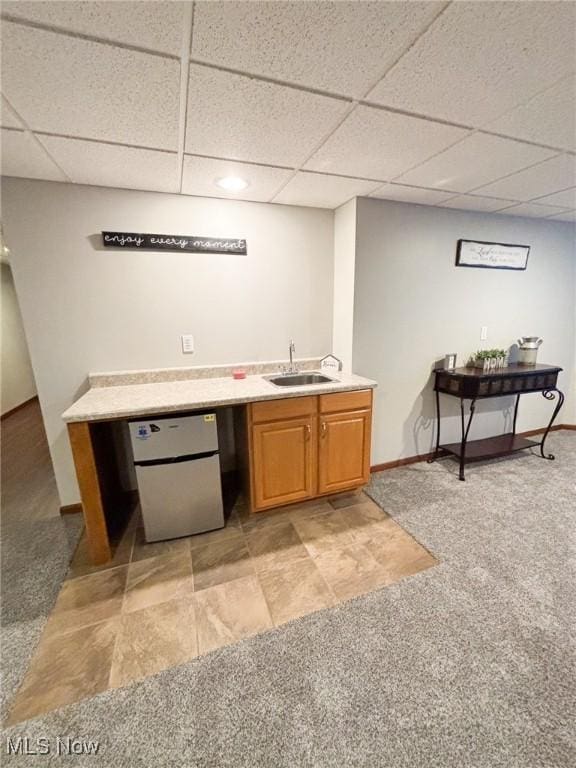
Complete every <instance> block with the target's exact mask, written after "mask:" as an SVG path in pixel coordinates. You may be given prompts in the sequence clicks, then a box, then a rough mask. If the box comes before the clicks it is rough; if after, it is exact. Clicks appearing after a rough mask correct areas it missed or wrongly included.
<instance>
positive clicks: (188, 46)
mask: <svg viewBox="0 0 576 768" xmlns="http://www.w3.org/2000/svg"><path fill="white" fill-rule="evenodd" d="M193 28H194V3H193V2H191V3H188V5H187V6H186V7H185V10H184V34H183V36H182V53H181V56H180V107H179V121H178V167H177V173H178V178H177V188H178V194H182V182H183V179H184V149H185V146H186V126H187V122H188V81H189V79H190V54H191V53H192V35H193Z"/></svg>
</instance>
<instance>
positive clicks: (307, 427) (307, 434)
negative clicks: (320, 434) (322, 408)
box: [306, 424, 312, 440]
mask: <svg viewBox="0 0 576 768" xmlns="http://www.w3.org/2000/svg"><path fill="white" fill-rule="evenodd" d="M311 434H312V427H311V426H310V424H306V440H310V435H311Z"/></svg>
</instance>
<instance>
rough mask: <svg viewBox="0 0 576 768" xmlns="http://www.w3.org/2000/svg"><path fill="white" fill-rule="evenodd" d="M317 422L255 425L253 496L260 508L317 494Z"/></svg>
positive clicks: (282, 422)
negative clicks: (315, 469)
mask: <svg viewBox="0 0 576 768" xmlns="http://www.w3.org/2000/svg"><path fill="white" fill-rule="evenodd" d="M316 431H317V430H316V423H315V419H314V418H311V417H307V418H302V419H289V420H286V421H273V422H271V423H269V424H255V425H254V426H253V427H252V464H253V499H254V506H255V507H256V508H257V509H265V508H267V507H276V506H280V505H282V504H290V502H293V501H300V500H301V499H309V498H310V497H311V496H312V495H313V494H314V486H315V477H314V474H315V473H314V467H315V463H316V441H317V437H316Z"/></svg>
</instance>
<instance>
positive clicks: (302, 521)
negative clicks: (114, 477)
mask: <svg viewBox="0 0 576 768" xmlns="http://www.w3.org/2000/svg"><path fill="white" fill-rule="evenodd" d="M435 563H436V560H435V558H434V557H433V556H432V555H431V554H430V553H429V552H427V551H426V550H425V549H424V548H423V547H422V546H421V545H420V544H418V542H417V541H415V540H414V539H413V538H412V537H411V536H410V535H409V534H408V533H406V531H404V530H403V529H402V528H401V527H400V526H399V525H398V524H397V523H396V522H394V520H392V518H390V517H389V516H388V515H387V514H386V513H385V512H383V511H382V510H381V509H380V507H378V506H377V505H376V504H375V503H374V502H373V501H371V500H370V499H369V498H368V497H367V496H365V495H364V494H362V493H359V494H341V495H340V496H337V497H334V498H332V499H322V500H314V501H311V502H306V503H304V504H299V505H295V506H290V507H285V508H283V509H280V510H276V511H273V512H268V513H265V514H261V515H253V516H249V515H248V514H247V513H246V511H245V509H244V507H243V504H242V502H239V503H238V504H237V505H236V507H235V509H234V510H233V512H232V514H231V516H230V519H229V521H228V523H227V525H226V527H225V528H224V529H222V530H220V531H214V532H211V533H206V534H201V535H198V536H193V537H190V538H187V539H178V540H174V541H169V542H161V543H156V544H146V542H145V540H144V536H143V530H142V528H141V527H140V526H139V524H138V519H137V517H134V519H133V520H132V521H131V523H130V524H129V525H128V527H127V530H126V532H125V533H124V534H123V536H122V537H121V538H120V540H119V541H118V542H117V543H116V546H115V552H114V557H113V560H112V561H111V563H109V564H107V565H106V566H100V567H94V566H92V565H91V564H90V562H89V559H88V556H87V550H86V542H85V540H84V538H83V539H82V540H81V541H80V544H79V545H78V549H77V551H76V553H75V555H74V558H73V560H72V563H71V565H70V571H69V573H68V577H67V579H66V581H65V582H64V584H63V586H62V589H61V591H60V594H59V596H58V599H57V601H56V604H55V606H54V609H53V611H52V613H51V615H50V617H49V619H48V622H47V624H46V628H45V630H44V633H43V635H42V638H41V640H40V643H39V645H38V648H37V650H36V653H35V655H34V657H33V659H32V662H31V664H30V667H29V669H28V671H27V674H26V677H25V679H24V681H23V683H22V686H21V688H20V690H19V691H18V693H17V695H16V697H15V700H14V702H13V706H12V710H11V712H10V715H9V723H10V724H12V723H15V722H19V721H21V720H26V719H29V718H31V717H34V716H37V715H39V714H41V713H44V712H47V711H50V710H53V709H56V708H58V707H61V706H64V705H66V704H70V703H72V702H75V701H78V700H80V699H83V698H86V697H90V696H93V695H95V694H96V693H99V692H101V691H104V690H106V689H108V688H114V687H119V686H124V685H127V684H129V683H131V682H133V681H135V680H138V679H140V678H143V677H147V676H148V675H152V674H154V673H157V672H160V671H161V670H163V669H166V668H168V667H171V666H175V665H177V664H181V663H184V662H186V661H188V660H190V659H192V658H194V657H195V656H198V655H201V654H204V653H208V652H209V651H212V650H215V649H216V648H220V647H221V646H224V645H228V644H230V643H235V642H238V641H239V640H242V639H243V638H246V637H249V636H251V635H255V634H258V633H260V632H264V631H266V630H269V629H271V628H273V627H274V626H279V625H281V624H284V623H285V622H287V621H290V620H292V619H295V618H298V617H300V616H304V615H306V614H309V613H312V612H314V611H318V610H320V609H323V608H329V607H330V606H334V605H337V604H338V603H339V602H341V601H344V600H348V599H350V598H352V597H356V596H358V595H361V594H364V593H366V592H370V591H372V590H375V589H378V588H381V587H385V586H387V585H389V584H392V583H393V582H395V581H398V580H399V579H401V578H403V577H405V576H410V575H412V574H415V573H417V572H419V571H421V570H424V569H425V568H429V567H431V566H432V565H434V564H435Z"/></svg>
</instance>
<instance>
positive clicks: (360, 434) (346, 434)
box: [318, 410, 372, 493]
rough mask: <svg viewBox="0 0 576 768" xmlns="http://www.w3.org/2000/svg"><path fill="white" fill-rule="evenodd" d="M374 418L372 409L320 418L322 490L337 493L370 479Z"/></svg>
mask: <svg viewBox="0 0 576 768" xmlns="http://www.w3.org/2000/svg"><path fill="white" fill-rule="evenodd" d="M371 420H372V411H371V410H363V411H350V412H349V413H333V414H326V415H322V416H321V417H320V438H319V472H318V480H319V488H318V491H319V493H330V492H334V493H336V492H337V491H343V490H346V489H347V488H354V487H357V486H359V485H364V483H367V482H368V480H369V479H370V427H371Z"/></svg>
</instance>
